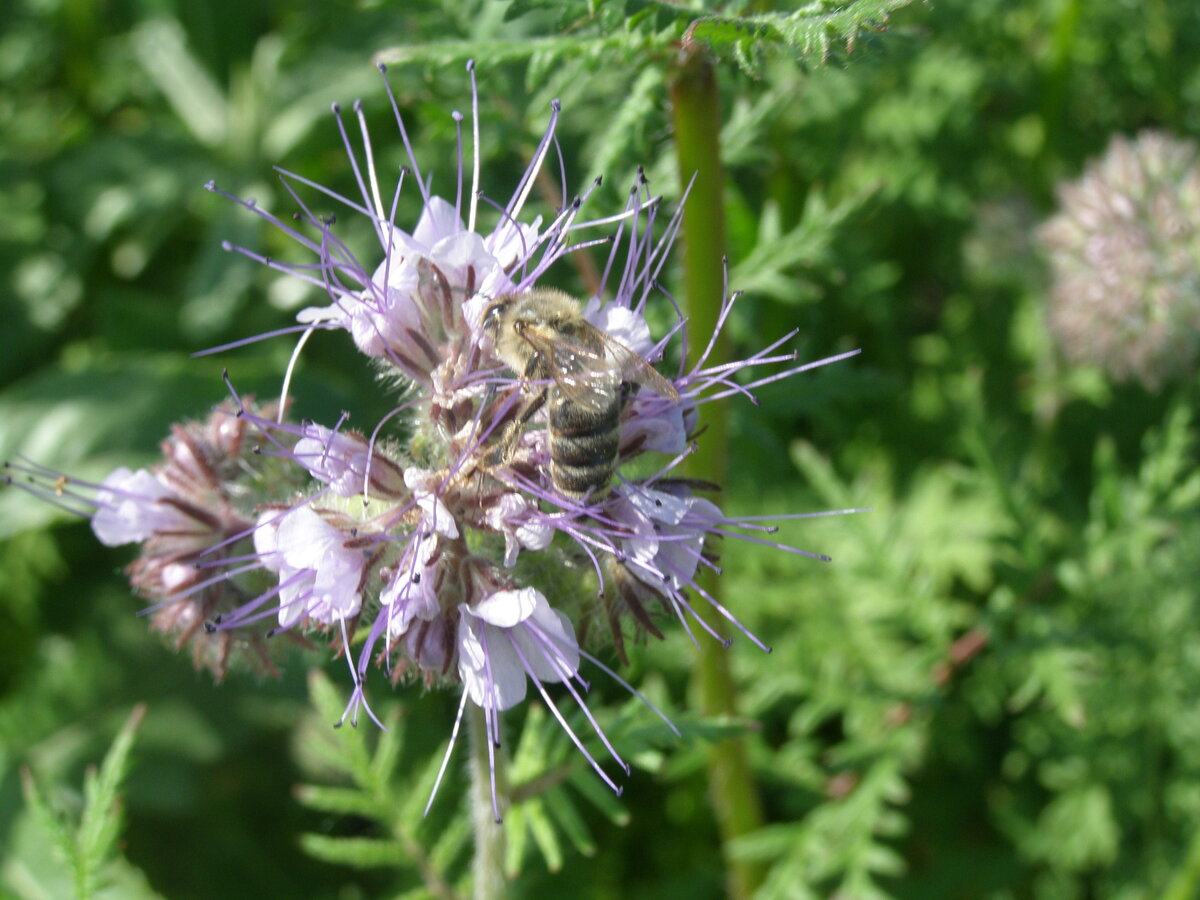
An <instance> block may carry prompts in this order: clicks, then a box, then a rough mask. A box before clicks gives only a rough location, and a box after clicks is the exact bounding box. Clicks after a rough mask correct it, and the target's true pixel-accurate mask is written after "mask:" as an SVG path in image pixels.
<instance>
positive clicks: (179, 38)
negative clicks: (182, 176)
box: [133, 18, 229, 147]
mask: <svg viewBox="0 0 1200 900" xmlns="http://www.w3.org/2000/svg"><path fill="white" fill-rule="evenodd" d="M133 47H134V50H135V52H136V54H137V58H138V61H139V62H140V63H141V64H142V66H143V67H144V68H145V70H146V72H147V74H148V75H149V76H150V78H151V80H152V81H153V82H154V84H155V85H156V86H157V87H158V89H159V90H160V91H162V92H163V94H164V95H165V96H166V98H167V100H168V101H169V102H170V103H171V106H172V107H173V108H174V110H175V113H176V115H178V116H179V118H180V119H181V120H182V121H183V123H184V124H185V125H186V126H187V127H188V130H189V131H191V133H192V136H193V137H195V138H196V140H197V141H199V142H200V143H202V144H204V145H206V146H208V147H219V146H221V145H222V144H223V143H224V142H225V138H226V135H227V132H228V128H229V109H228V104H227V103H226V101H225V96H224V95H223V94H222V93H221V90H220V88H219V87H217V84H216V82H215V81H214V80H213V79H212V77H211V76H210V75H209V74H208V72H207V71H205V69H204V67H203V66H201V65H200V63H199V62H197V60H196V58H195V57H194V56H192V54H191V52H190V51H189V50H188V46H187V35H186V33H185V32H184V30H183V27H182V26H181V25H180V24H179V22H177V21H176V20H174V19H166V18H164V19H153V20H151V21H148V22H144V23H142V24H141V25H140V26H138V28H137V29H135V30H134V32H133Z"/></svg>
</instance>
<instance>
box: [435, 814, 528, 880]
mask: <svg viewBox="0 0 1200 900" xmlns="http://www.w3.org/2000/svg"><path fill="white" fill-rule="evenodd" d="M509 815H511V813H510V814H509ZM505 821H506V822H507V821H508V820H507V819H506V820H505ZM470 840H471V821H470V819H469V818H468V817H467V816H465V815H455V816H452V817H451V818H450V821H449V823H448V824H447V825H446V828H445V829H444V830H443V831H442V833H441V834H440V835H439V836H438V839H437V841H436V842H435V843H434V845H433V847H432V848H431V849H430V851H429V861H430V862H431V863H432V864H433V866H434V868H436V869H438V870H439V871H442V872H448V871H453V870H452V869H451V865H452V864H453V863H455V862H456V861H457V860H458V859H459V857H460V856H461V855H462V854H463V852H464V851H465V850H466V848H467V847H468V846H469V844H470Z"/></svg>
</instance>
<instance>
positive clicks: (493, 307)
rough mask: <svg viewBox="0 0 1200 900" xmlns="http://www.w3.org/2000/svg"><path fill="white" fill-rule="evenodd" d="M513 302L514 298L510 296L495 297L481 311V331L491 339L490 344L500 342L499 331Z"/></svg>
mask: <svg viewBox="0 0 1200 900" xmlns="http://www.w3.org/2000/svg"><path fill="white" fill-rule="evenodd" d="M514 300H516V297H514V296H512V295H507V296H504V297H497V298H496V299H495V300H493V301H492V302H491V303H489V304H488V306H487V308H486V309H485V310H484V311H483V330H484V331H485V332H486V333H487V336H488V337H490V338H491V339H492V343H496V344H498V343H499V342H500V330H501V329H502V328H503V327H504V319H505V316H506V315H507V313H508V311H509V310H510V309H511V308H512V305H513V301H514Z"/></svg>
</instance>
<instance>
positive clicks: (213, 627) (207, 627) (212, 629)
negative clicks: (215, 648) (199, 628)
mask: <svg viewBox="0 0 1200 900" xmlns="http://www.w3.org/2000/svg"><path fill="white" fill-rule="evenodd" d="M204 630H205V631H207V632H208V633H209V634H212V633H213V632H215V631H216V630H217V626H216V625H214V624H213V623H212V622H205V623H204Z"/></svg>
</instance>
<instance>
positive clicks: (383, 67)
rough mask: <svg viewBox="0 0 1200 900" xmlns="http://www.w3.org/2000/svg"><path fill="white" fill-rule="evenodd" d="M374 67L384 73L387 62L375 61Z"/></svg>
mask: <svg viewBox="0 0 1200 900" xmlns="http://www.w3.org/2000/svg"><path fill="white" fill-rule="evenodd" d="M375 68H377V69H378V70H379V71H380V72H384V73H386V72H387V63H381V62H377V63H375Z"/></svg>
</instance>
